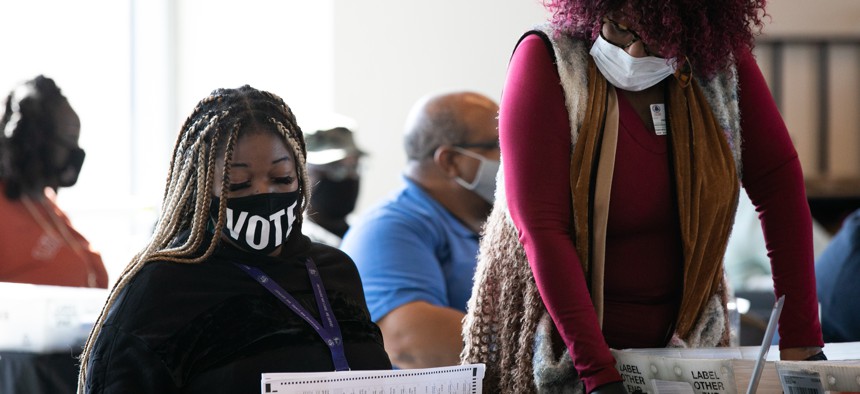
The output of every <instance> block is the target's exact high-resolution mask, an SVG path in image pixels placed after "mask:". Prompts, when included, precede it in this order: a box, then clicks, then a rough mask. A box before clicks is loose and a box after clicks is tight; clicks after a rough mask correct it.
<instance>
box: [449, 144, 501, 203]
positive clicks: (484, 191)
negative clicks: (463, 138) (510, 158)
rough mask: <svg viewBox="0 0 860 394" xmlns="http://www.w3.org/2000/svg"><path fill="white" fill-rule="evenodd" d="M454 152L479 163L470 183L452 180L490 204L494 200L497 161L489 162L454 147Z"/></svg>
mask: <svg viewBox="0 0 860 394" xmlns="http://www.w3.org/2000/svg"><path fill="white" fill-rule="evenodd" d="M454 150H455V151H457V152H459V153H462V154H464V155H466V156H469V157H471V158H473V159H477V160H479V161H480V162H481V164H480V165H479V167H478V172H477V174H475V179H474V180H473V181H472V183H469V182H466V180H465V179H463V178H460V177H457V178H456V179H454V180H455V181H457V183H458V184H460V186H463V187H464V188H465V189H466V190H471V191H472V192H474V193H475V194H477V195H479V196H481V198H483V199H484V200H486V201H487V202H488V203H490V204H492V203H493V202H494V201H495V200H496V173H497V172H499V166H500V162H499V161H498V160H490V159H488V158H486V157H484V156H481V155H479V154H477V153H475V152H470V151H468V150H466V149H463V148H459V147H455V148H454Z"/></svg>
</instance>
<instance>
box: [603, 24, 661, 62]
mask: <svg viewBox="0 0 860 394" xmlns="http://www.w3.org/2000/svg"><path fill="white" fill-rule="evenodd" d="M600 36H601V37H603V39H604V40H606V42H608V43H610V44H612V45H615V46H617V47H619V48H621V49H627V48H630V46H631V45H633V44H635V43H636V41H642V37H640V36H639V34H637V33H636V32H635V31H633V30H630V29H628V28H627V26H625V25H622V24H620V23H618V22H616V21H614V20H612V19H611V18H609V17H608V16H604V17H603V26H602V27H601V28H600ZM642 47H643V48H644V49H645V54H646V55H648V56H656V57H662V56H660V55H659V54H657V53H656V52H654V51H652V50H651V49H650V48H648V45H647V44H645V42H644V41H642Z"/></svg>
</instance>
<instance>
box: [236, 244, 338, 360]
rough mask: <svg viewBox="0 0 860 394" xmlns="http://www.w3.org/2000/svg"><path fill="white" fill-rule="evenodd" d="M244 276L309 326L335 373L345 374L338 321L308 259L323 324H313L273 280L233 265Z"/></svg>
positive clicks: (304, 312)
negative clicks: (256, 283) (325, 347)
mask: <svg viewBox="0 0 860 394" xmlns="http://www.w3.org/2000/svg"><path fill="white" fill-rule="evenodd" d="M233 264H235V265H236V266H238V267H239V268H241V269H242V271H245V273H246V274H248V275H249V276H251V277H252V278H254V280H256V281H257V282H258V283H260V284H261V285H263V287H265V288H266V290H268V291H269V292H270V293H272V294H274V295H275V297H277V298H278V299H279V300H280V301H281V302H283V303H284V305H286V306H287V307H288V308H290V310H292V311H293V312H294V313H295V314H297V315H299V317H301V318H302V319H304V321H306V322H307V323H308V324H310V326H311V327H313V329H314V330H315V331H316V332H317V334H319V336H320V338H322V339H323V341H324V342H325V344H326V345H328V348H329V350H330V351H331V358H332V361H333V362H334V370H335V371H348V370H349V364H348V363H347V361H346V353H345V352H344V348H343V337H342V335H341V333H340V326H339V325H338V324H337V318H335V316H334V311H332V309H331V305H330V304H329V302H328V296H327V295H326V292H325V287H323V283H322V279H321V278H320V274H319V271H318V270H317V266H316V264H314V262H313V260H311V259H310V258H307V259H305V266H306V267H307V268H308V277H309V278H310V280H311V286H312V287H313V291H314V298H316V301H317V308H318V309H319V312H320V317H321V318H322V324H320V323H319V322H317V321H316V319H314V317H313V316H311V314H310V312H308V311H307V309H305V308H304V307H302V305H301V304H299V302H298V301H296V299H295V298H293V296H291V295H290V293H287V291H286V290H284V288H283V287H281V286H280V285H278V284H277V283H275V281H274V280H272V278H270V277H269V276H268V275H266V274H265V273H263V271H261V270H259V269H257V268H256V267H251V266H248V265H245V264H241V263H233Z"/></svg>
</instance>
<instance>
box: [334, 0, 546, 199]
mask: <svg viewBox="0 0 860 394" xmlns="http://www.w3.org/2000/svg"><path fill="white" fill-rule="evenodd" d="M334 5H335V6H334V83H335V98H334V99H335V101H334V107H335V110H336V111H337V112H339V113H343V114H345V115H347V116H351V117H353V118H355V119H356V121H357V123H358V129H359V134H358V135H357V140H358V141H357V143H358V144H360V145H361V147H362V148H363V149H365V150H367V151H369V152H370V157H369V158H368V160H367V162H366V163H365V164H366V166H365V172H364V174H366V175H365V176H364V177H363V178H362V189H361V195H360V198H359V204H358V207H357V208H356V211H357V212H358V213H360V212H362V211H364V210H365V209H367V208H368V207H369V206H371V205H373V204H375V203H376V202H377V201H378V200H380V199H381V198H383V197H384V196H385V195H386V194H388V193H389V192H390V191H391V190H392V189H394V188H395V187H396V186H397V185H398V184H399V183H400V172H401V170H402V168H403V166H404V165H405V163H406V155H405V153H403V145H402V137H401V135H402V131H403V130H402V129H403V123H404V122H405V119H406V114H407V112H408V110H409V108H410V107H411V105H412V104H413V102H414V101H415V100H417V99H418V98H419V97H421V96H423V95H424V94H427V93H429V92H432V91H440V90H448V89H456V90H460V89H465V90H474V91H477V92H479V93H483V94H485V95H487V96H489V97H491V98H493V99H495V100H497V101H498V100H499V99H500V97H501V90H502V86H503V84H504V79H505V71H506V69H507V64H508V59H509V58H510V55H511V52H512V51H513V48H514V45H515V44H516V42H517V39H519V37H520V35H521V34H522V33H524V32H526V31H527V30H529V29H530V28H531V27H532V26H534V25H536V24H539V23H542V22H543V21H545V20H546V19H547V17H548V13H547V12H546V11H545V10H544V8H543V6H542V5H541V4H540V2H539V0H516V1H513V0H505V1H498V0H407V1H403V0H361V1H355V0H335V2H334Z"/></svg>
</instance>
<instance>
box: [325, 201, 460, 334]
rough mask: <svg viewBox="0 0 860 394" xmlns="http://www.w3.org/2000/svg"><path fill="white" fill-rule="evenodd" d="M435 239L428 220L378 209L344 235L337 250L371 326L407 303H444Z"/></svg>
mask: <svg viewBox="0 0 860 394" xmlns="http://www.w3.org/2000/svg"><path fill="white" fill-rule="evenodd" d="M441 238H442V237H441V235H440V234H439V232H438V231H437V230H436V229H434V228H433V226H432V225H431V224H430V221H429V220H421V218H420V217H416V216H409V215H407V214H405V213H402V212H401V213H396V212H392V211H387V212H386V211H384V210H383V211H382V212H377V213H376V214H373V215H371V216H369V217H366V218H365V220H364V221H363V222H362V223H359V224H358V225H356V226H354V227H352V228H351V229H350V230H349V232H348V233H347V234H346V237H345V238H344V241H343V244H342V245H341V249H342V250H343V251H344V252H346V253H347V254H348V255H349V256H350V257H352V259H353V260H354V261H355V264H356V267H358V271H359V274H360V275H361V281H362V285H363V286H364V293H365V297H366V298H367V306H368V309H369V310H370V315H371V318H372V319H373V321H379V320H380V319H381V318H382V317H384V316H385V315H386V314H388V313H389V312H391V311H392V310H394V309H395V308H397V307H399V306H401V305H404V304H406V303H409V302H414V301H425V302H428V303H430V304H433V305H442V306H446V305H448V304H449V300H448V296H447V294H448V293H447V289H446V280H445V274H444V272H443V268H442V262H441V259H443V258H444V256H439V255H438V253H437V249H439V250H444V248H439V247H437V246H436V245H438V244H439V241H440V239H441ZM448 253H450V252H448Z"/></svg>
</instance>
